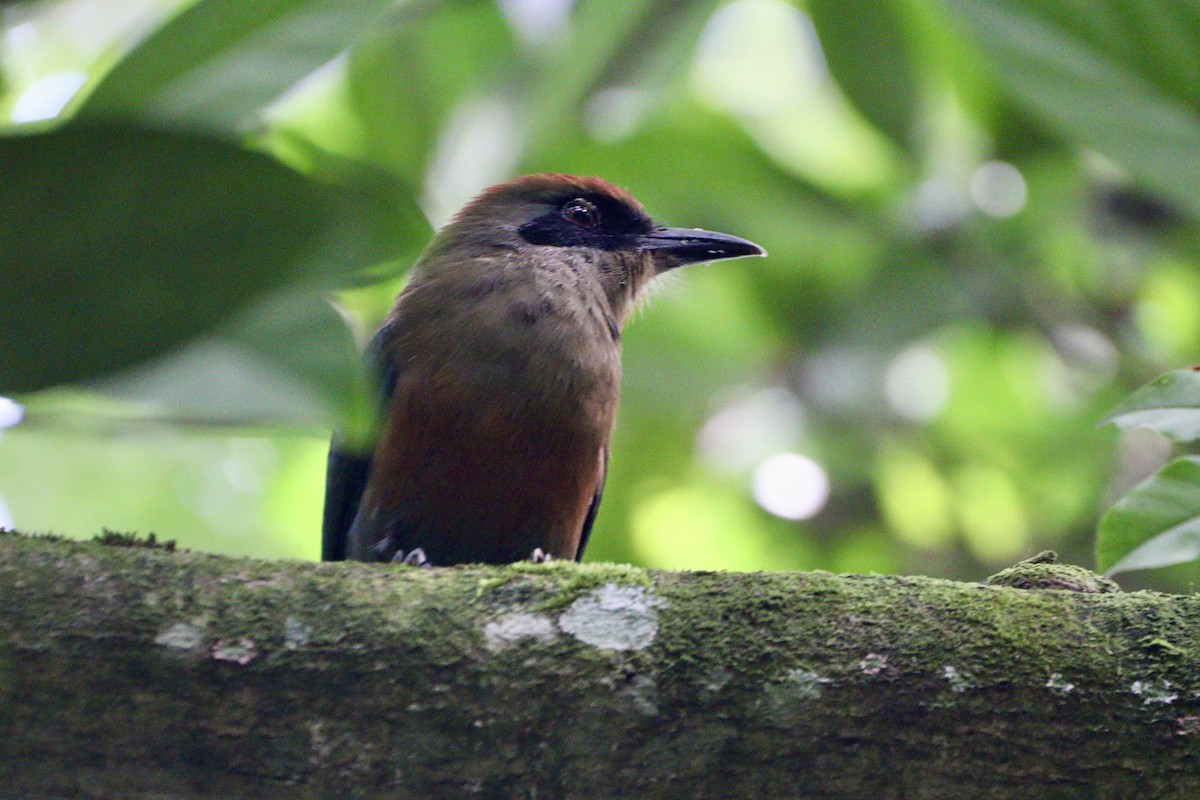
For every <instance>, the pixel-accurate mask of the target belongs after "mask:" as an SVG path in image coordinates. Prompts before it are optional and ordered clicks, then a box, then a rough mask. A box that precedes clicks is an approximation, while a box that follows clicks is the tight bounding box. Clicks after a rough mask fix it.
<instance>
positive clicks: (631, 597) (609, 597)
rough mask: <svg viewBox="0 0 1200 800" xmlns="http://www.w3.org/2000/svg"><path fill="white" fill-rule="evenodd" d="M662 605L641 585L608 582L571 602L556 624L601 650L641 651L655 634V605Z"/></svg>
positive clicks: (660, 601)
mask: <svg viewBox="0 0 1200 800" xmlns="http://www.w3.org/2000/svg"><path fill="white" fill-rule="evenodd" d="M663 604H664V603H663V601H662V600H660V599H659V598H657V597H655V596H654V595H652V594H650V593H649V592H647V591H646V590H645V589H643V588H642V587H641V586H618V585H617V584H615V583H608V584H605V585H604V586H601V587H600V588H599V589H596V590H595V591H592V592H589V593H588V594H586V595H584V596H583V597H580V598H579V599H577V600H576V601H575V602H574V603H572V604H571V607H570V608H568V609H567V610H566V611H564V612H563V614H562V616H560V617H559V618H558V627H560V628H562V630H563V631H565V632H566V633H569V634H571V635H572V636H574V637H575V638H576V639H578V640H579V641H581V642H584V643H585V644H590V645H592V646H593V647H599V648H601V649H603V650H641V649H642V648H644V647H647V646H649V644H650V643H651V642H653V641H654V637H655V636H657V635H658V611H657V610H656V608H657V607H659V606H662V605H663Z"/></svg>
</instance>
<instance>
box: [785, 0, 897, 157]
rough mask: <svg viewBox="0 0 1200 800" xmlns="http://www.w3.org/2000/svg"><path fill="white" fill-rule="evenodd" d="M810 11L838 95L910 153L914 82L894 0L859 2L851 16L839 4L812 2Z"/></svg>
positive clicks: (832, 0)
mask: <svg viewBox="0 0 1200 800" xmlns="http://www.w3.org/2000/svg"><path fill="white" fill-rule="evenodd" d="M808 9H809V12H810V13H811V14H812V18H813V22H814V23H815V24H816V27H817V33H818V35H819V36H820V38H821V43H822V50H823V52H824V54H825V60H826V62H827V63H828V64H829V69H830V71H831V72H832V73H833V77H834V79H835V80H836V81H837V83H838V85H839V86H841V87H842V91H844V92H845V93H846V96H847V97H848V98H849V99H850V101H851V102H852V103H853V104H854V105H855V106H856V107H857V108H858V110H859V111H861V112H862V114H863V116H865V117H866V118H867V120H869V121H870V122H871V124H872V125H874V126H875V127H876V128H878V129H879V130H880V131H881V132H883V133H884V134H886V135H887V136H888V137H889V138H891V140H892V141H893V142H895V143H896V144H898V145H899V146H900V147H902V148H904V149H906V150H910V151H911V150H912V148H913V145H914V142H913V134H914V130H913V123H914V120H915V118H916V110H917V88H916V83H917V81H916V76H915V74H914V65H913V62H912V58H911V56H910V54H909V51H908V47H907V46H906V45H907V44H908V42H907V31H906V30H905V29H904V26H903V24H902V20H901V17H900V13H899V12H900V9H898V8H897V7H896V4H895V0H876V2H872V3H862V4H859V5H856V6H855V7H854V10H853V13H850V12H849V10H848V9H847V7H846V4H845V3H844V2H840V0H810V2H809V4H808Z"/></svg>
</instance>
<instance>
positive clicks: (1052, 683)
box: [1046, 672, 1075, 695]
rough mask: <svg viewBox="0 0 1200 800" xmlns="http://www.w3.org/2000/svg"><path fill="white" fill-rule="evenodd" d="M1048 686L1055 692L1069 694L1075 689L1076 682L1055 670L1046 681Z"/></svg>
mask: <svg viewBox="0 0 1200 800" xmlns="http://www.w3.org/2000/svg"><path fill="white" fill-rule="evenodd" d="M1046 688H1047V689H1049V690H1050V691H1052V692H1054V693H1055V694H1062V695H1067V694H1070V693H1071V692H1072V691H1074V689H1075V684H1073V683H1071V682H1070V681H1068V680H1066V679H1065V678H1063V676H1062V675H1061V674H1059V673H1057V672H1055V673H1052V674H1051V675H1050V679H1049V680H1048V681H1046Z"/></svg>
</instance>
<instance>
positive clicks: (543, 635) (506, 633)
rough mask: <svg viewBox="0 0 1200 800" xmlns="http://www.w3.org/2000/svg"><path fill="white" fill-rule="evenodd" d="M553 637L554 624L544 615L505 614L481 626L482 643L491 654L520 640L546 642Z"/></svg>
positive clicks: (554, 634)
mask: <svg viewBox="0 0 1200 800" xmlns="http://www.w3.org/2000/svg"><path fill="white" fill-rule="evenodd" d="M555 636H556V633H555V631H554V622H553V620H551V619H550V618H549V617H547V616H546V615H545V614H526V613H521V614H505V615H504V616H502V617H499V618H498V619H494V620H492V621H491V622H489V623H488V624H486V625H484V626H483V640H484V643H485V644H486V645H487V649H488V650H491V651H492V652H493V653H498V652H500V651H501V650H504V649H506V648H508V647H511V646H512V645H514V644H516V643H517V642H519V641H521V640H522V639H533V640H534V641H537V642H548V641H550V640H551V639H553V638H554V637H555Z"/></svg>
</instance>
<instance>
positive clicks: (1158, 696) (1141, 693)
mask: <svg viewBox="0 0 1200 800" xmlns="http://www.w3.org/2000/svg"><path fill="white" fill-rule="evenodd" d="M1129 691H1131V692H1133V693H1134V694H1136V695H1137V696H1138V697H1140V698H1142V704H1143V705H1150V704H1151V703H1162V704H1164V705H1166V704H1170V703H1174V702H1175V701H1176V700H1178V699H1179V695H1178V694H1176V693H1175V692H1172V691H1171V682H1170V681H1168V680H1161V681H1134V682H1133V683H1132V684H1131V685H1130V687H1129Z"/></svg>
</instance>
